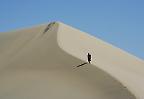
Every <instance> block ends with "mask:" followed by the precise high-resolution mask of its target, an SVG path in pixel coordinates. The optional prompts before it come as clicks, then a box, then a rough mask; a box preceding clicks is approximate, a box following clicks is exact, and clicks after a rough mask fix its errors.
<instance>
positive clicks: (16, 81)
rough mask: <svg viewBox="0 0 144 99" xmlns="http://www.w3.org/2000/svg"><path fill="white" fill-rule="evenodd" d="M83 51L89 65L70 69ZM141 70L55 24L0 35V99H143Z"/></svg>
mask: <svg viewBox="0 0 144 99" xmlns="http://www.w3.org/2000/svg"><path fill="white" fill-rule="evenodd" d="M88 52H90V53H91V54H92V64H86V65H84V66H82V67H78V68H76V66H78V65H79V64H82V63H84V62H87V57H86V55H87V53H88ZM137 68H139V69H137ZM143 68H144V63H143V61H142V60H140V59H137V58H136V57H134V56H132V55H129V54H127V53H126V52H123V51H121V50H120V49H118V48H115V47H113V46H111V45H109V44H107V43H105V42H103V41H101V40H99V39H95V38H94V37H92V36H90V35H88V34H85V33H82V32H80V31H78V30H76V29H74V28H72V27H69V26H67V25H64V24H62V23H59V22H57V23H52V24H50V25H41V26H37V27H33V28H29V29H23V30H17V31H13V32H8V33H0V99H136V97H137V99H143V98H144V96H143V95H142V92H144V91H143V90H144V88H142V87H140V86H141V85H139V84H140V83H141V84H142V83H144V82H143V77H144V69H143ZM140 81H141V82H140ZM135 96H136V97H135Z"/></svg>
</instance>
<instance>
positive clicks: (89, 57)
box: [87, 53, 91, 64]
mask: <svg viewBox="0 0 144 99" xmlns="http://www.w3.org/2000/svg"><path fill="white" fill-rule="evenodd" d="M87 58H88V62H89V64H90V62H91V54H89V53H88V55H87Z"/></svg>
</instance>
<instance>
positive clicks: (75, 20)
mask: <svg viewBox="0 0 144 99" xmlns="http://www.w3.org/2000/svg"><path fill="white" fill-rule="evenodd" d="M51 21H61V22H63V23H65V24H68V25H71V26H73V27H75V28H78V29H80V30H82V31H84V32H88V33H90V34H91V35H94V36H97V37H99V38H101V39H103V40H104V41H107V42H109V43H111V44H113V45H115V46H117V47H119V48H121V49H124V50H125V51H127V52H129V53H132V54H133V55H135V56H137V57H140V58H142V59H144V44H143V43H144V0H0V31H1V32H3V31H10V30H14V29H18V28H23V27H29V26H33V25H38V24H43V23H47V22H51Z"/></svg>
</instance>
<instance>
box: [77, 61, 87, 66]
mask: <svg viewBox="0 0 144 99" xmlns="http://www.w3.org/2000/svg"><path fill="white" fill-rule="evenodd" d="M86 64H88V63H87V62H85V63H82V64H80V65H77V66H75V67H81V66H83V65H86Z"/></svg>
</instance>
